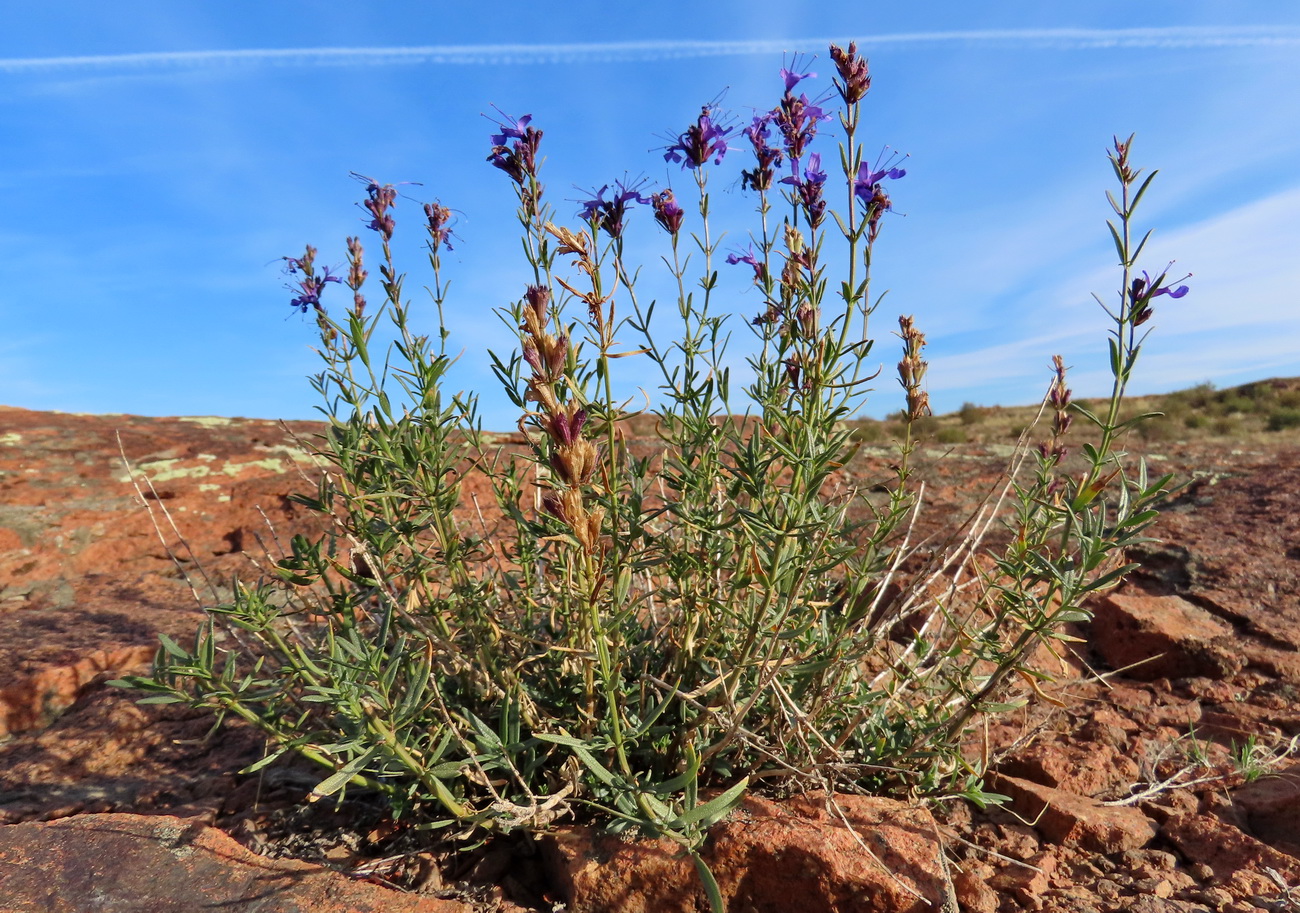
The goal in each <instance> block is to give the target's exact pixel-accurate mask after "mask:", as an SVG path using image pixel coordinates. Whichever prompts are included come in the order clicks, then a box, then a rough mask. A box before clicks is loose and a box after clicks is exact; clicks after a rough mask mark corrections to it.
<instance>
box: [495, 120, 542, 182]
mask: <svg viewBox="0 0 1300 913" xmlns="http://www.w3.org/2000/svg"><path fill="white" fill-rule="evenodd" d="M497 113H498V114H500V115H501V116H502V117H503V118H505V120H504V121H498V122H497V126H498V127H500V128H501V132H500V133H494V134H492V152H491V154H490V155H488V158H487V160H488V161H489V162H491V163H492V165H493V167H496V168H500V169H501V170H502V171H504V172H505V173H506V174H508V175H510V180H512V181H514V182H515V183H516V184H519V185H520V186H523V185H524V184H525V183H527V182H528V181H530V180H535V179H536V178H537V165H538V162H537V149H538V147H539V146H540V145H541V142H542V131H541V130H538V129H537V128H536V127H533V126H531V124H532V121H533V116H532V115H531V114H525V115H524V116H523V117H520V118H518V119H516V118H512V117H510V116H509V115H507V114H506V113H504V112H503V111H501V110H500V109H499V108H498V109H497Z"/></svg>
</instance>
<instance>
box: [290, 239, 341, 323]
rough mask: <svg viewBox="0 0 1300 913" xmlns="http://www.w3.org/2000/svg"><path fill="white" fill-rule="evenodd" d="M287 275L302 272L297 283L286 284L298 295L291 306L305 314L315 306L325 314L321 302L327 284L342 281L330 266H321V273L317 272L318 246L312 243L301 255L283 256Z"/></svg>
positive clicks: (318, 311) (291, 302) (320, 312)
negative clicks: (331, 272) (334, 274)
mask: <svg viewBox="0 0 1300 913" xmlns="http://www.w3.org/2000/svg"><path fill="white" fill-rule="evenodd" d="M281 259H283V260H284V263H285V266H284V272H285V275H289V276H297V275H299V274H301V276H302V278H301V279H298V280H297V281H296V282H295V283H293V284H290V285H286V286H285V288H287V289H288V290H289V291H291V292H296V293H297V295H296V296H295V297H294V299H293V300H292V301H290V302H289V306H290V307H291V308H295V309H297V310H298V311H300V312H301V313H303V314H305V313H307V311H309V310H311V309H312V308H315V309H316V311H317V313H319V314H322V315H323V314H324V313H325V308H324V307H323V306H322V305H321V303H320V296H321V293H322V292H323V291H325V286H326V285H327V284H329V283H331V282H342V281H343V279H342V278H341V277H339V276H333V275H330V268H329V267H328V266H323V267H321V270H320V273H319V274H318V273H317V272H316V267H315V263H316V248H314V247H312V246H311V245H310V244H308V245H307V250H306V251H305V252H304V253H303V255H302V256H301V257H283V258H281Z"/></svg>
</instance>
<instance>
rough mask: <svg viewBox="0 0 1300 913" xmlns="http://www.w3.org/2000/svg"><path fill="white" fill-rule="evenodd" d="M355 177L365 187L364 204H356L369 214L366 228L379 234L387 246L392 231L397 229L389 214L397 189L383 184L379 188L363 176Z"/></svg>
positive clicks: (391, 236)
mask: <svg viewBox="0 0 1300 913" xmlns="http://www.w3.org/2000/svg"><path fill="white" fill-rule="evenodd" d="M355 177H356V178H357V180H359V181H363V182H364V183H365V185H366V199H365V202H363V203H360V204H358V205H360V206H361V208H362V209H364V210H365V211H366V212H368V213H370V222H369V223H367V225H366V227H367V228H369V229H371V230H372V231H377V232H379V234H380V236H381V237H382V238H383V239H384V243H385V244H387V243H388V242H389V241H391V240H392V239H393V231H394V229H396V228H397V223H396V222H395V221H393V216H392V213H391V212H390V210H391V209H392V208H393V204H395V203H396V202H397V188H396V187H394V186H393V185H392V184H384V185H383V186H382V187H381V186H380V185H379V183H378V182H377V181H375V180H374V179H372V178H368V177H365V176H364V175H360V174H358V175H355Z"/></svg>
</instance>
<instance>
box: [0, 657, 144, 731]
mask: <svg viewBox="0 0 1300 913" xmlns="http://www.w3.org/2000/svg"><path fill="white" fill-rule="evenodd" d="M155 649H156V648H154V647H149V646H139V647H121V648H118V649H116V650H95V651H93V652H91V653H90V654H89V655H87V656H85V657H82V658H81V659H80V660H78V661H77V662H75V663H73V664H72V665H70V666H54V667H51V668H47V669H43V670H41V671H40V672H38V673H37V674H35V675H32V676H29V677H28V678H26V679H24V680H23V681H20V682H18V683H17V684H14V685H10V686H9V687H8V688H5V689H3V690H0V738H4V737H5V736H7V735H9V734H10V733H13V732H22V731H23V730H26V729H34V728H36V727H38V726H47V725H49V723H50V722H51V721H52V720H53V719H54V718H55V717H56V716H58V715H59V714H60V713H62V712H63V711H64V710H67V709H68V708H69V707H71V706H72V705H73V704H74V703H76V700H77V698H78V697H80V696H81V694H82V692H83V690H84V689H85V687H86V686H87V685H89V684H90V683H91V682H93V681H94V680H95V679H96V678H98V677H99V676H101V675H102V674H104V673H106V672H114V673H116V674H118V675H124V674H126V673H128V672H143V671H145V670H146V669H147V668H148V667H149V664H150V662H151V661H152V660H153V656H154V652H155Z"/></svg>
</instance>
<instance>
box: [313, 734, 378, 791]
mask: <svg viewBox="0 0 1300 913" xmlns="http://www.w3.org/2000/svg"><path fill="white" fill-rule="evenodd" d="M378 751H379V749H378V746H376V747H375V748H371V749H370V750H369V751H367V752H365V753H364V754H361V755H358V756H357V757H355V758H353V759H352V760H351V761H349V762H348V763H347V764H344V765H343V767H341V768H340V769H339V770H338V771H337V772H335V773H333V774H331V775H330V776H328V777H326V778H325V779H324V780H321V781H320V782H319V783H317V784H316V786H315V787H314V788H313V789H312V791H311V792H309V793H308V794H307V801H308V802H316V801H319V800H321V799H324V798H326V797H327V796H332V795H334V794H335V793H336V792H338V791H339V790H340V789H342V788H343V787H344V786H345V785H347V783H348V781H350V780H351V779H352V778H353V777H355V776H356V775H357V774H358V773H359V772H360V771H361V770H363V769H364V768H365V766H366V765H367V764H369V763H370V760H371V759H372V758H373V757H374V756H375V755H376V754H377V753H378Z"/></svg>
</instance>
